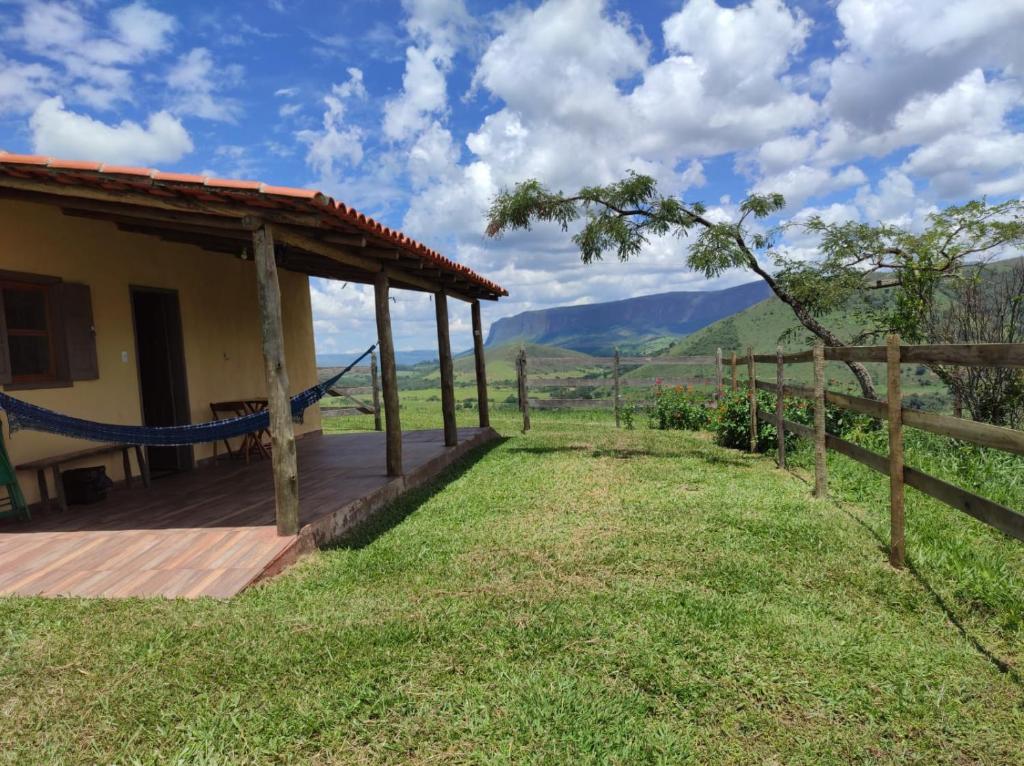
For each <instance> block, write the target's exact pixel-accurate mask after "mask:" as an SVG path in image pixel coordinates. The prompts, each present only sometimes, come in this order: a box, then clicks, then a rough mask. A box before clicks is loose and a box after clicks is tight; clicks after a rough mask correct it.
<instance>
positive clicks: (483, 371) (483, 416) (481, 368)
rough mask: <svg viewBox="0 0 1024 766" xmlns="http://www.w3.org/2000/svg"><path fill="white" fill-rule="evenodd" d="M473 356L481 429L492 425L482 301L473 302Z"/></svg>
mask: <svg viewBox="0 0 1024 766" xmlns="http://www.w3.org/2000/svg"><path fill="white" fill-rule="evenodd" d="M471 313H472V316H473V356H474V358H475V361H476V408H477V412H478V413H479V415H480V427H481V428H488V427H490V425H491V414H490V408H489V405H488V402H487V360H486V358H485V356H484V331H483V323H482V322H481V321H480V301H473V303H472V307H471Z"/></svg>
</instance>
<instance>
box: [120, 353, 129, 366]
mask: <svg viewBox="0 0 1024 766" xmlns="http://www.w3.org/2000/svg"><path fill="white" fill-rule="evenodd" d="M121 361H122V362H124V363H125V364H128V352H127V351H122V352H121Z"/></svg>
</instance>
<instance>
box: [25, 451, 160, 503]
mask: <svg viewBox="0 0 1024 766" xmlns="http://www.w3.org/2000/svg"><path fill="white" fill-rule="evenodd" d="M129 450H135V459H136V461H137V462H138V464H139V474H140V476H141V477H142V483H143V484H144V485H145V486H147V487H148V486H149V466H148V465H147V464H146V457H145V455H144V454H143V452H142V447H140V446H139V445H137V444H100V445H99V446H96V447H89V448H87V449H82V450H78V451H77V452H65V453H64V454H62V455H53V456H51V457H44V458H40V459H39V460H31V461H29V462H28V463H20V464H19V465H17V466H16V469H17V470H19V471H35V472H36V480H37V481H38V482H39V502H40V503H41V504H42V505H43V506H44V507H45V506H47V505H49V504H50V493H49V491H48V490H47V488H46V471H47V469H49V470H50V471H52V473H53V488H54V491H55V492H56V493H57V504H58V505H59V506H60V509H61V510H62V511H66V510H67V509H68V502H67V498H65V497H64V480H63V478H62V477H61V471H60V467H61V466H62V465H63V464H64V463H70V462H72V461H73V460H81V459H82V458H87V457H94V456H97V455H106V454H108V453H111V452H120V453H121V460H122V462H123V463H124V482H125V484H126V485H128V486H129V487H130V486H131V485H132V462H131V459H130V458H129V457H128V451H129Z"/></svg>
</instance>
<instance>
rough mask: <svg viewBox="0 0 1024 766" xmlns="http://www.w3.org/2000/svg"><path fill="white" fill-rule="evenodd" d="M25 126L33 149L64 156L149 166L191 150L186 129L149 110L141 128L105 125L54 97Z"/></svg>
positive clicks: (125, 124)
mask: <svg viewBox="0 0 1024 766" xmlns="http://www.w3.org/2000/svg"><path fill="white" fill-rule="evenodd" d="M29 128H30V129H31V131H32V148H33V151H35V152H37V153H39V154H52V155H56V156H58V157H66V158H69V159H87V160H100V161H102V162H116V163H118V164H120V165H150V164H154V163H160V162H177V161H178V160H179V159H181V158H182V157H183V156H184V155H186V154H188V153H189V152H191V151H192V140H191V139H190V138H189V135H188V132H187V131H186V130H185V128H184V126H183V125H182V124H181V122H179V121H178V120H177V119H176V118H175V117H173V116H171V115H170V114H168V113H167V112H156V113H155V114H151V115H150V116H149V118H148V120H147V121H146V125H145V127H143V126H142V125H140V124H139V123H137V122H131V121H130V120H125V121H123V122H121V123H119V124H117V125H108V124H106V123H104V122H100V121H99V120H95V119H93V118H92V117H89V116H88V115H84V114H78V113H76V112H72V111H70V110H68V109H66V108H65V107H64V102H63V100H62V99H61V98H60V97H59V96H57V97H54V98H49V99H47V100H45V101H43V102H42V103H41V104H39V106H38V107H37V108H36V110H35V112H33V113H32V117H31V119H30V120H29Z"/></svg>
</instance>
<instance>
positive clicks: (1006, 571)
mask: <svg viewBox="0 0 1024 766" xmlns="http://www.w3.org/2000/svg"><path fill="white" fill-rule="evenodd" d="M850 438H852V439H854V440H855V441H857V442H858V443H860V444H862V445H863V446H865V447H868V448H870V449H872V450H874V451H875V452H877V453H879V454H886V453H887V451H888V441H887V435H886V431H885V430H884V429H883V430H877V431H872V432H866V433H860V434H854V435H852V436H851V437H850ZM904 439H905V444H906V463H907V465H909V466H913V467H915V468H918V469H920V470H922V471H925V472H926V473H930V474H931V475H933V476H936V477H939V478H941V479H943V480H945V481H948V482H950V483H952V484H955V485H956V486H959V487H963V488H964V489H967V490H969V491H971V492H974V493H976V494H979V495H981V496H983V497H987V498H989V499H991V500H994V501H996V502H998V503H1002V504H1003V505H1006V506H1008V507H1010V508H1015V509H1021V508H1024V457H1021V456H1018V455H1011V454H1008V453H1004V452H999V451H998V450H992V449H985V448H980V447H974V446H971V445H969V444H964V443H962V442H955V441H953V440H950V439H947V438H945V437H941V436H936V435H934V434H928V433H924V432H922V431H917V430H914V429H907V430H906V431H905V433H904ZM798 444H799V449H798V450H797V451H796V452H795V453H794V454H793V456H792V462H793V463H794V464H796V465H798V466H803V467H804V468H806V469H807V470H808V471H810V470H813V457H812V455H811V450H810V447H809V444H808V443H807V442H806V441H803V440H801V441H800V442H798ZM828 467H829V476H830V484H829V489H830V492H831V493H832V496H833V497H836V498H839V499H842V500H845V501H848V502H852V503H856V504H857V506H858V507H859V508H861V509H864V511H863V513H862V514H860V518H862V519H863V520H864V521H865V523H866V524H867V525H868V527H869V528H870V529H871V530H873V532H874V534H875V535H876V536H877V537H878V539H879V540H882V541H887V540H888V538H889V479H888V477H885V476H882V475H880V474H877V473H874V472H873V471H871V470H870V469H869V468H867V467H866V466H863V465H861V464H860V463H857V462H856V461H853V460H850V459H849V458H846V457H844V456H842V455H839V454H838V453H831V452H830V453H829V455H828ZM906 550H907V560H908V562H909V563H910V566H912V567H913V568H914V570H915V571H916V572H917V573H918V574H919V576H920V577H921V578H922V579H923V580H924V581H925V582H927V583H928V587H930V588H932V589H933V590H934V591H935V593H936V596H937V597H938V598H940V599H941V600H942V601H943V603H945V604H946V605H947V608H949V610H950V612H951V613H952V614H953V615H954V617H955V619H956V620H957V621H958V622H960V623H961V624H963V625H964V626H965V628H966V629H967V630H968V632H969V633H970V635H972V636H974V637H975V638H977V639H978V640H979V641H980V642H981V643H982V644H983V645H984V646H985V647H986V648H987V649H988V650H989V651H991V652H993V653H994V654H995V655H996V656H998V657H999V659H1000V660H1002V661H1005V662H1006V663H1008V664H1010V665H1012V666H1013V667H1015V668H1017V669H1018V670H1019V669H1021V668H1022V667H1024V544H1022V543H1020V542H1019V541H1017V540H1014V539H1012V538H1009V537H1007V536H1005V535H1003V534H1002V533H1001V532H998V531H996V530H994V529H992V528H991V527H988V526H986V525H985V524H982V523H980V522H978V521H976V520H975V519H973V518H971V517H970V516H967V515H966V514H963V513H961V512H959V511H957V510H955V509H953V508H950V507H949V506H947V505H945V504H943V503H940V502H939V501H937V500H933V499H932V498H930V497H928V496H927V495H924V494H922V493H920V492H918V491H917V490H915V489H913V488H910V487H908V488H907V490H906Z"/></svg>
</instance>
